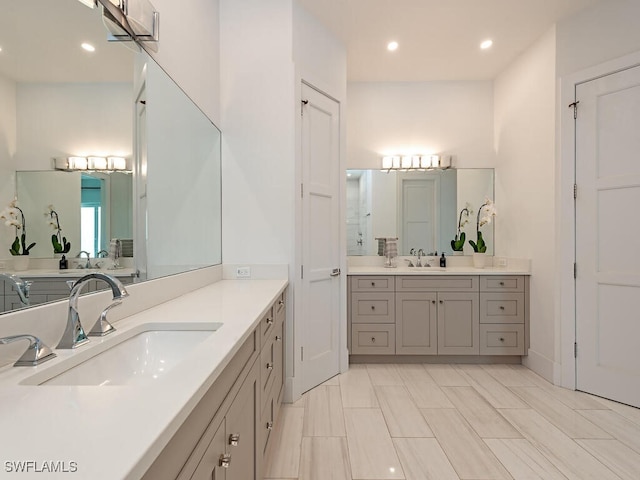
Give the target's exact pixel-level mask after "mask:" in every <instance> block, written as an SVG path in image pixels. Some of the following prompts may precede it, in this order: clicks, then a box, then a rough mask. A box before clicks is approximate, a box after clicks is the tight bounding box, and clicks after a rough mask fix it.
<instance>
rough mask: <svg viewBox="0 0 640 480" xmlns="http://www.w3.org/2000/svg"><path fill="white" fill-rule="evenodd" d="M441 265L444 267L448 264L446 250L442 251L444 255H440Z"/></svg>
mask: <svg viewBox="0 0 640 480" xmlns="http://www.w3.org/2000/svg"><path fill="white" fill-rule="evenodd" d="M440 266H441V267H442V268H444V267H446V266H447V259H446V258H445V257H444V252H442V256H441V257H440Z"/></svg>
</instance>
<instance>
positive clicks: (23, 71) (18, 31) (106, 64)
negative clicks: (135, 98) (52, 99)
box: [0, 0, 133, 82]
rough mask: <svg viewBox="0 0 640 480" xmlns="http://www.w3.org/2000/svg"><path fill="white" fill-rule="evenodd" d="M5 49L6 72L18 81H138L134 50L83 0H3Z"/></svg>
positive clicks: (0, 32) (0, 43)
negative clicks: (89, 48)
mask: <svg viewBox="0 0 640 480" xmlns="http://www.w3.org/2000/svg"><path fill="white" fill-rule="evenodd" d="M83 42H88V43H91V44H93V45H94V46H95V47H96V51H95V52H93V53H88V52H85V51H84V50H82V49H81V48H80V45H81V44H82V43H83ZM0 48H2V51H0V74H1V75H4V76H5V77H8V78H11V79H13V80H15V81H17V82H98V81H101V82H116V81H128V82H131V81H133V59H132V55H133V54H132V52H131V51H129V50H128V49H127V48H125V47H124V46H123V45H120V44H115V43H109V42H108V41H107V30H106V28H105V27H104V25H103V24H102V14H101V10H100V9H98V8H95V9H90V8H88V7H86V6H84V5H83V4H82V3H80V2H78V0H0Z"/></svg>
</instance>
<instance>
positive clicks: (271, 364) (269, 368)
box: [267, 362, 273, 370]
mask: <svg viewBox="0 0 640 480" xmlns="http://www.w3.org/2000/svg"><path fill="white" fill-rule="evenodd" d="M267 370H273V363H271V362H269V363H267Z"/></svg>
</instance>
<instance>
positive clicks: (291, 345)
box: [284, 68, 349, 402]
mask: <svg viewBox="0 0 640 480" xmlns="http://www.w3.org/2000/svg"><path fill="white" fill-rule="evenodd" d="M295 81H296V90H295V112H296V116H295V129H296V132H295V158H296V161H295V192H296V194H295V206H294V214H295V228H294V236H295V238H294V245H295V252H294V263H293V268H292V269H291V270H290V273H291V278H292V281H291V283H292V284H293V294H292V295H291V296H292V297H293V299H292V304H293V308H292V310H293V315H292V316H291V318H287V322H288V323H287V342H286V349H287V350H286V354H285V357H286V359H287V360H286V361H285V367H286V378H285V386H284V388H285V391H284V400H285V401H286V402H295V401H296V400H298V399H299V398H300V397H301V396H302V394H303V393H304V392H303V391H302V381H301V378H300V376H299V373H300V372H301V370H302V368H301V363H302V362H301V358H300V346H301V345H302V335H301V331H300V329H299V328H296V325H297V323H298V322H296V317H297V318H300V316H301V315H302V314H303V311H304V309H303V304H302V296H301V294H300V293H301V292H302V278H301V276H300V272H301V266H302V248H303V237H302V225H303V222H302V196H301V194H300V188H301V187H300V186H301V184H302V161H303V159H302V115H301V112H302V110H301V106H302V85H303V84H304V85H306V86H307V87H309V88H312V89H314V90H316V91H318V92H319V93H321V94H323V95H325V96H327V97H329V98H331V99H332V100H335V101H336V102H337V103H338V108H339V112H340V151H339V155H340V159H339V167H338V168H339V171H340V172H346V160H345V159H346V141H345V138H346V137H345V136H346V119H345V112H346V108H345V102H344V100H341V99H340V98H337V97H336V95H331V94H329V93H327V92H328V91H330V90H331V88H330V87H329V86H328V85H325V84H324V83H323V82H312V81H309V80H308V79H307V78H305V77H304V76H303V75H302V74H301V73H300V71H298V69H297V68H296V80H295ZM346 192H347V177H346V175H340V180H339V192H338V195H339V199H340V202H341V203H340V206H339V210H340V220H339V221H340V231H339V239H340V240H339V242H340V246H339V248H340V250H339V252H340V264H339V268H340V270H341V272H342V275H340V277H339V278H338V279H337V281H339V282H340V287H339V288H340V318H339V325H340V328H339V335H340V338H339V356H340V358H339V368H340V372H341V373H342V372H346V371H347V370H348V368H349V352H348V350H347V229H346V227H345V225H346V223H347V216H346V209H345V208H344V199H346V195H347V193H346ZM296 292H298V293H299V294H296Z"/></svg>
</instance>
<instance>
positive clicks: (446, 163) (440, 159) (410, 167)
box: [382, 154, 452, 173]
mask: <svg viewBox="0 0 640 480" xmlns="http://www.w3.org/2000/svg"><path fill="white" fill-rule="evenodd" d="M451 159H452V156H451V155H415V154H413V155H402V156H400V155H387V156H384V157H382V170H383V171H386V172H387V173H388V172H390V171H391V170H399V171H401V172H407V171H424V170H446V169H448V168H451V163H452V162H451Z"/></svg>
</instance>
